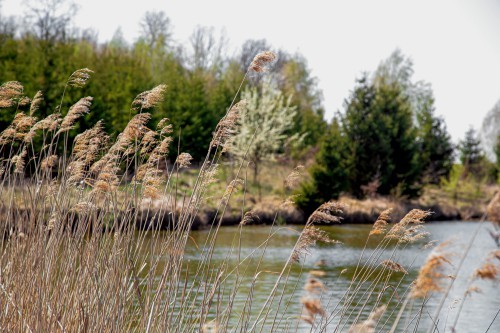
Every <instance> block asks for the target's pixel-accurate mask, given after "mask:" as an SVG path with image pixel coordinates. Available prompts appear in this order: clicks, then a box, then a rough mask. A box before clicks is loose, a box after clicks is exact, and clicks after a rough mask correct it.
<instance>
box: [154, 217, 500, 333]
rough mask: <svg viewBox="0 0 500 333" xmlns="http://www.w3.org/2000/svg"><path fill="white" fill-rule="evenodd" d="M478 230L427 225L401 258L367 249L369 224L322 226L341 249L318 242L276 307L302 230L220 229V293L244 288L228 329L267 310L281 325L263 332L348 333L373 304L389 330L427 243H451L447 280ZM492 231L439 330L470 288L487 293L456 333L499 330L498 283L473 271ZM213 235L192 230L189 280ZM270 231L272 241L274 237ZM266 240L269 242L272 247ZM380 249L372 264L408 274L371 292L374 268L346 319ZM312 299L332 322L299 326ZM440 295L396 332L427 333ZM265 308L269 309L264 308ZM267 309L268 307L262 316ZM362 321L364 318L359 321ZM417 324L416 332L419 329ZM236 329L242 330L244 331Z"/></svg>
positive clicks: (484, 231) (468, 309) (472, 303)
mask: <svg viewBox="0 0 500 333" xmlns="http://www.w3.org/2000/svg"><path fill="white" fill-rule="evenodd" d="M478 226H479V223H478V222H466V221H460V222H436V223H428V224H427V225H426V230H427V231H428V232H429V233H430V234H431V235H430V236H429V239H427V240H422V241H419V242H417V243H415V244H409V245H407V246H404V247H402V248H400V249H398V250H397V251H395V252H394V251H393V246H389V247H387V248H386V249H383V250H377V244H379V241H380V238H379V239H374V237H371V238H370V240H371V241H370V242H368V243H366V239H367V236H368V234H369V232H370V230H371V226H370V225H330V226H322V227H320V228H321V229H322V230H324V231H325V232H326V233H327V234H328V235H329V236H330V237H331V238H333V239H335V240H338V241H340V242H341V243H342V244H321V243H318V244H317V245H316V246H314V247H312V248H310V249H309V251H308V253H307V254H306V255H305V257H304V258H302V260H301V262H300V263H293V264H292V265H291V266H290V270H289V271H286V272H285V277H284V278H283V279H282V282H281V283H279V284H278V293H277V297H276V298H275V299H272V300H271V301H270V300H269V299H268V296H269V295H270V293H271V292H272V290H273V287H274V286H275V282H276V278H277V275H278V273H279V272H281V269H282V268H283V266H284V264H285V262H286V261H287V259H288V258H289V256H290V253H291V249H292V248H293V246H294V244H295V242H296V241H297V239H298V235H299V232H300V227H298V226H274V227H270V226H243V228H241V230H240V228H239V227H223V228H220V230H219V231H218V236H217V239H216V243H215V244H216V245H215V247H214V248H213V253H212V254H211V264H212V266H211V267H213V269H214V270H215V269H216V268H217V267H224V272H232V273H231V274H228V278H227V280H226V283H225V286H226V287H225V288H223V289H224V290H223V291H222V294H224V293H225V292H226V293H227V292H228V290H231V288H233V287H234V286H236V285H237V286H238V287H237V288H236V289H237V291H236V293H235V297H234V299H232V302H233V307H232V313H233V314H232V315H231V316H230V319H229V323H230V324H229V327H231V324H233V325H236V323H237V322H238V319H239V318H240V317H241V315H242V314H245V313H246V312H248V313H249V314H248V315H249V316H256V315H257V314H258V313H259V312H260V311H261V310H262V308H263V306H264V305H266V307H267V306H270V307H271V308H272V311H271V310H270V313H271V314H270V317H273V316H276V317H275V318H276V319H275V320H265V321H263V322H262V323H259V324H260V325H261V326H258V327H259V330H260V331H262V332H268V331H271V330H273V331H275V332H282V331H299V332H310V331H313V332H315V331H319V328H320V327H322V326H323V327H324V331H326V332H334V331H336V332H347V331H348V330H349V327H350V326H351V325H352V323H353V322H354V321H357V322H361V321H364V320H366V319H367V317H368V315H369V314H370V312H371V310H372V309H373V307H374V306H375V305H377V304H378V305H380V304H388V308H387V310H386V311H385V314H384V315H383V316H382V318H381V320H380V321H379V323H378V325H377V328H376V330H375V332H378V331H380V332H388V331H389V330H390V328H391V326H392V323H393V321H394V318H395V317H396V316H397V313H398V310H399V309H400V308H401V304H402V303H403V301H404V299H405V296H406V293H407V292H408V290H409V289H410V284H411V283H412V282H413V281H414V280H415V278H416V276H417V275H418V271H419V269H420V267H421V266H422V265H423V264H424V263H425V261H426V259H427V257H428V255H429V253H430V252H431V249H424V248H423V247H424V245H425V244H426V243H427V242H428V241H429V240H436V241H437V242H442V241H446V240H450V244H449V245H448V246H447V247H446V249H445V251H446V252H447V253H448V254H449V255H448V259H449V260H450V262H451V264H445V266H444V268H445V271H444V272H443V274H444V275H446V274H450V275H452V274H453V273H454V271H455V269H456V267H457V265H458V262H459V261H460V258H461V255H462V253H463V251H464V249H465V248H466V246H467V244H468V241H469V239H470V238H471V237H472V235H473V234H474V232H475V230H476V229H477V227H478ZM491 230H493V225H492V224H491V223H489V222H486V223H484V224H483V225H482V226H481V229H480V231H479V233H478V235H477V238H476V240H475V242H474V245H473V246H472V248H471V250H470V252H469V254H468V256H467V257H466V259H465V261H464V264H463V266H462V269H461V270H460V272H459V274H458V275H457V276H456V277H455V282H454V285H453V287H452V288H451V290H450V292H449V296H448V297H447V300H446V302H445V304H444V306H443V307H442V310H441V312H440V316H439V321H438V329H439V330H436V332H438V331H439V332H445V331H446V332H450V326H451V323H453V322H454V320H455V317H456V314H457V311H458V308H459V305H460V301H461V300H462V299H463V298H464V292H465V291H466V290H467V289H468V288H469V287H470V286H476V287H478V288H479V289H480V290H481V292H480V293H473V294H471V295H470V296H468V297H467V298H466V301H465V303H464V306H463V309H462V310H461V311H462V312H461V315H460V317H459V320H458V324H457V326H456V332H486V331H487V329H488V327H489V326H490V325H491V327H490V329H489V332H500V319H499V318H497V319H496V321H493V320H494V318H495V315H496V314H497V312H498V310H499V309H500V291H499V289H498V285H497V284H495V282H493V281H487V280H484V281H483V280H479V281H475V282H474V283H471V282H470V281H471V279H470V277H471V276H472V274H473V272H474V270H475V269H476V268H478V267H479V265H481V264H482V262H483V261H484V259H485V258H486V256H487V254H488V253H490V252H491V251H493V250H496V249H497V247H496V244H495V241H494V240H493V238H492V237H491V236H490V233H489V231H491ZM210 233H211V231H210V230H199V231H192V232H191V235H190V238H189V239H188V243H187V247H186V251H185V254H184V259H185V262H189V268H188V271H189V272H186V273H188V274H189V276H195V275H196V274H195V271H196V268H197V264H198V263H199V260H200V257H201V255H200V253H203V251H206V250H207V249H208V246H205V242H206V240H207V237H208V236H209V235H210ZM240 233H241V234H240ZM271 233H273V236H272V237H271V238H269V235H270V234H271ZM266 240H268V241H267V242H266ZM365 243H366V248H365ZM263 244H265V246H263ZM146 246H147V244H146ZM376 250H377V252H376V254H377V258H376V259H377V260H375V261H374V262H375V264H378V263H380V262H381V261H382V260H384V259H388V258H392V259H394V261H396V262H398V263H399V264H401V265H402V266H403V267H404V268H405V269H406V270H407V272H408V274H404V273H394V274H392V275H391V276H390V278H388V279H387V280H386V281H382V282H380V283H379V285H380V286H383V287H377V288H375V289H373V288H372V286H373V285H372V283H373V282H378V280H377V279H378V277H377V276H378V274H377V273H378V272H380V271H381V270H380V269H378V270H377V269H376V270H374V271H373V274H371V275H367V276H366V279H365V283H362V284H359V285H358V287H359V291H358V292H357V294H356V296H355V297H354V299H353V300H352V302H350V303H349V306H347V307H345V309H346V311H344V315H343V316H342V315H341V312H339V311H341V309H342V308H343V307H342V305H343V304H344V303H345V298H343V297H344V295H345V292H346V290H347V289H348V288H349V285H350V284H351V279H352V277H353V274H354V272H355V271H356V266H357V265H358V261H359V259H360V257H361V255H363V260H362V261H361V266H362V265H363V262H366V259H367V258H370V256H371V255H372V254H374V253H375V251H376ZM379 255H380V256H379ZM238 258H240V259H239V260H243V259H244V261H243V263H242V264H240V265H239V266H238V270H237V273H236V271H235V267H236V266H235V265H236V263H237V262H238ZM375 266H376V265H375ZM311 271H313V272H312V273H313V274H311ZM313 275H314V279H316V282H317V281H319V282H320V283H321V284H322V285H323V286H324V287H321V288H317V289H318V290H316V289H313V290H312V291H313V292H312V293H311V292H309V291H307V290H305V289H304V286H305V284H306V282H307V281H308V279H310V278H311V277H312V276H313ZM235 276H237V277H235ZM453 278H454V277H453V276H450V277H449V278H445V279H444V283H445V285H446V284H448V283H449V282H450V281H451V279H453ZM285 281H286V286H285V283H284V282H285ZM351 290H352V288H351ZM314 291H319V292H314ZM393 291H396V293H394V292H393ZM229 293H230V292H229ZM281 293H282V294H283V297H282V301H281V302H280V301H279V300H278V299H279V297H280V294H281ZM249 295H251V300H252V303H251V304H252V308H251V310H249V309H248V307H249V306H248V304H249V303H248V299H249V298H250V297H249ZM309 296H310V297H312V298H314V299H319V300H320V302H321V304H322V307H323V308H324V309H325V311H326V313H327V316H326V317H324V318H319V319H315V324H314V326H311V324H309V323H307V322H306V321H304V320H301V316H302V317H303V315H304V309H303V305H302V303H301V299H302V297H309ZM391 296H392V297H391ZM195 297H198V296H195ZM441 297H442V294H440V293H435V294H434V295H433V297H431V298H430V300H429V301H428V302H427V303H426V304H425V306H422V301H419V300H417V301H416V302H408V304H407V306H406V308H405V311H404V312H403V313H402V317H401V320H400V321H399V325H398V328H397V330H396V332H403V331H405V329H406V330H407V331H408V332H426V331H427V328H428V327H429V325H430V323H431V319H430V318H431V317H432V315H433V314H434V313H435V310H436V308H437V306H438V303H439V301H440V299H441ZM228 299H230V298H228ZM266 302H268V303H267V304H266ZM421 306H422V307H421ZM277 309H279V310H277ZM420 310H421V311H420ZM266 311H267V310H265V307H264V313H265V312H266ZM274 311H276V313H277V315H276V314H275V312H274ZM329 313H334V314H335V316H328V314H329ZM358 314H359V315H358ZM216 317H217V314H216V311H215V312H213V313H211V317H210V318H212V319H214V320H215V318H216ZM255 318H256V317H255ZM356 318H358V319H357V320H356ZM339 321H340V324H339ZM250 322H252V320H250ZM273 322H274V324H273ZM417 322H418V329H416V330H414V327H415V324H416V323H417ZM445 326H446V327H447V328H446V330H445V329H444V327H445ZM237 331H240V328H238V330H237Z"/></svg>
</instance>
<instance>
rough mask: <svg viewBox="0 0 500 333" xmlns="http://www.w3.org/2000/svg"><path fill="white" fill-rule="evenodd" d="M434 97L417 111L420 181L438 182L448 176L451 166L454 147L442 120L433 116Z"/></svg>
mask: <svg viewBox="0 0 500 333" xmlns="http://www.w3.org/2000/svg"><path fill="white" fill-rule="evenodd" d="M433 104H434V99H433V98H430V99H428V100H427V105H426V106H425V107H423V108H422V109H421V110H420V111H419V112H418V113H417V125H418V141H419V147H420V149H419V151H420V156H419V162H420V168H421V169H422V183H424V184H427V183H430V184H439V183H440V181H441V178H442V177H445V178H446V177H448V175H449V174H450V172H451V169H452V167H453V155H454V147H453V144H452V143H451V137H450V135H449V134H448V132H447V130H446V126H445V123H444V120H443V119H442V118H439V117H436V116H434V107H433Z"/></svg>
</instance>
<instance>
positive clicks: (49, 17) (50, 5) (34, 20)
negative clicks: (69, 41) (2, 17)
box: [24, 0, 78, 42]
mask: <svg viewBox="0 0 500 333" xmlns="http://www.w3.org/2000/svg"><path fill="white" fill-rule="evenodd" d="M24 3H25V5H26V8H27V12H26V20H27V23H28V26H29V32H31V33H33V34H34V35H35V36H36V37H37V38H39V39H40V40H42V41H47V42H53V41H56V40H64V39H66V38H68V35H69V31H70V23H71V21H72V19H73V17H74V16H75V14H76V12H77V9H78V7H77V6H76V4H75V3H74V2H73V1H71V0H25V1H24Z"/></svg>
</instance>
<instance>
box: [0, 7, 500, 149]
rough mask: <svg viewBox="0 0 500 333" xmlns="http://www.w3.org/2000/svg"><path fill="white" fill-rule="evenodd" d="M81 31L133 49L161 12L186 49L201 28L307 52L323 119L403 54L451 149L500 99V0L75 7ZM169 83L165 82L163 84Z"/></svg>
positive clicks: (234, 41)
mask: <svg viewBox="0 0 500 333" xmlns="http://www.w3.org/2000/svg"><path fill="white" fill-rule="evenodd" d="M75 2H76V3H77V4H78V6H79V10H78V13H77V15H76V17H75V25H76V26H78V27H81V28H90V27H91V28H94V29H95V30H97V31H98V32H99V40H100V41H102V42H104V41H106V40H109V39H111V38H112V36H113V35H114V33H115V31H116V29H117V28H118V27H120V28H121V30H122V32H123V35H124V37H125V39H126V40H127V41H129V42H133V41H134V40H136V39H137V36H138V34H139V22H140V20H141V18H142V17H143V15H144V13H145V12H146V11H153V10H163V11H165V13H166V14H167V16H168V17H169V18H170V20H171V23H172V25H173V34H174V38H175V39H176V41H177V42H179V43H187V41H188V38H189V35H190V34H191V33H192V32H193V30H194V28H195V27H196V26H198V25H199V26H209V27H214V28H215V29H216V30H217V31H222V30H224V31H225V34H226V36H227V37H228V38H229V41H230V47H229V50H228V52H229V55H232V54H236V52H237V51H238V49H239V47H240V46H241V45H242V44H243V42H244V41H245V40H247V39H263V38H264V39H266V40H267V41H268V42H269V43H270V44H271V45H273V46H274V47H276V48H280V49H284V50H286V51H288V52H290V53H295V52H300V53H301V54H302V55H303V56H304V57H305V58H306V59H307V61H308V66H309V68H310V69H311V73H312V75H313V76H315V77H316V78H317V79H318V85H319V88H320V89H321V90H322V91H323V98H324V99H323V105H324V107H325V109H326V118H327V119H331V118H332V116H333V115H334V113H335V112H337V111H340V112H342V110H343V103H344V100H345V99H346V98H347V97H348V96H349V92H350V91H351V90H352V89H353V87H354V84H355V80H356V78H358V77H360V75H361V74H362V73H363V72H365V71H370V72H372V71H374V70H375V69H376V67H377V66H378V64H379V63H380V61H381V60H383V59H385V58H387V57H388V56H389V55H390V54H391V53H392V52H393V51H394V50H395V49H396V48H399V49H401V51H402V52H403V54H405V55H406V56H408V57H410V58H411V59H412V60H413V63H414V70H415V74H414V79H415V80H424V81H426V82H429V83H430V84H431V85H432V87H433V90H434V95H435V98H436V102H435V107H436V114H437V115H438V116H442V117H444V119H445V121H446V124H447V128H448V131H449V132H450V134H451V135H452V138H453V141H454V142H458V140H459V139H461V138H462V137H463V136H464V133H465V132H466V131H467V130H468V129H469V128H470V127H471V126H472V127H474V128H476V129H478V130H479V129H480V128H481V125H482V121H483V118H484V116H485V115H486V113H487V112H488V111H489V110H490V109H491V108H493V106H494V105H495V104H496V102H497V101H498V100H500V0H439V1H438V0H413V1H409V0H377V1H373V0H344V1H337V0H329V1H326V0H308V1H296V0H287V1H278V0H252V1H240V0H210V1H207V0H141V1H117V0H115V1H110V0H75ZM22 3H23V1H22V0H3V2H2V12H3V15H5V16H8V15H23V13H24V11H25V9H24V8H25V7H24V6H23V5H22ZM166 83H167V84H168V82H166Z"/></svg>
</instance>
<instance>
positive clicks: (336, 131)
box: [296, 121, 347, 215]
mask: <svg viewBox="0 0 500 333" xmlns="http://www.w3.org/2000/svg"><path fill="white" fill-rule="evenodd" d="M344 145H345V140H344V139H343V138H342V136H341V132H340V128H339V125H338V123H337V121H334V122H333V124H332V125H331V126H330V127H329V129H328V133H327V135H326V137H325V139H324V141H323V142H322V144H321V145H320V149H319V152H318V154H317V155H316V161H315V163H314V165H313V166H312V167H311V169H310V170H309V172H310V174H311V180H310V181H309V182H306V183H304V184H302V186H301V188H300V190H299V196H298V197H297V199H296V203H297V205H298V206H299V207H300V208H301V209H302V210H304V212H305V213H306V215H309V214H310V213H312V212H313V211H314V210H315V209H316V208H318V207H319V205H321V204H322V203H324V202H327V201H329V200H330V199H337V198H338V196H339V194H340V193H341V192H342V191H344V190H345V189H346V188H347V172H346V168H345V163H344V159H343V156H342V153H343V147H344Z"/></svg>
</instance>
